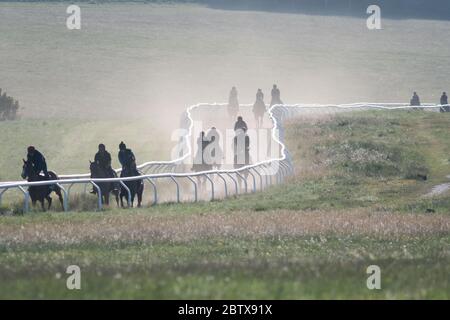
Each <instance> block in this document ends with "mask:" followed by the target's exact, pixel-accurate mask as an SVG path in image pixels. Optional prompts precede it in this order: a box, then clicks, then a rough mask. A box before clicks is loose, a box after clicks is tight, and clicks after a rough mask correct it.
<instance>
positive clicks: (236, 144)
mask: <svg viewBox="0 0 450 320" xmlns="http://www.w3.org/2000/svg"><path fill="white" fill-rule="evenodd" d="M233 150H234V168H235V169H238V168H241V167H243V166H246V165H249V164H250V137H249V136H248V135H247V130H246V129H240V130H238V131H236V136H235V137H234V139H233Z"/></svg>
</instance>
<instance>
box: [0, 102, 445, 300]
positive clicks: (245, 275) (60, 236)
mask: <svg viewBox="0 0 450 320" xmlns="http://www.w3.org/2000/svg"><path fill="white" fill-rule="evenodd" d="M449 125H450V118H449V117H447V116H446V115H445V116H443V115H442V114H439V113H431V112H421V111H413V112H403V111H400V112H385V111H373V112H356V113H351V114H347V113H346V114H339V115H334V116H333V115H329V116H326V117H319V118H317V117H315V116H313V117H311V116H304V117H301V118H299V119H296V120H292V121H290V122H289V123H288V124H287V141H288V147H289V149H290V150H291V152H292V153H293V156H294V160H295V163H296V166H297V168H296V176H295V177H293V178H292V179H291V180H290V181H288V182H287V183H286V184H285V185H280V186H275V187H272V188H270V189H268V190H265V191H263V192H261V193H256V194H249V195H245V196H241V197H238V198H231V199H228V200H225V201H214V202H211V203H209V202H200V203H197V204H180V205H176V204H165V205H159V206H155V207H151V208H145V209H126V210H108V211H104V212H73V213H69V214H66V213H54V212H53V213H31V214H27V215H19V216H17V215H16V216H3V217H0V235H1V237H0V250H1V253H0V279H1V282H2V286H1V289H0V297H2V298H154V299H169V298H170V299H174V298H188V299H195V298H207V299H209V298H223V299H252V298H259V299H267V298H271V299H281V298H288V299H312V298H314V299H329V298H333V299H336V298H337V299H346V298H354V299H362V298H368V299H386V298H387V299H403V298H408V299H419V298H427V299H448V298H449V297H450V290H449V288H450V286H449V285H450V284H449V277H448V274H449V272H450V270H449V265H450V264H449V262H450V256H449V252H450V251H449V248H450V236H449V234H450V233H449V232H450V215H449V214H450V212H449V207H450V198H449V196H450V194H449V192H448V191H447V192H445V193H443V194H440V195H436V196H434V197H431V198H430V197H427V196H425V195H426V194H427V193H428V192H429V191H430V190H431V189H432V187H433V186H434V185H436V184H439V183H442V182H444V181H446V179H447V178H446V177H445V176H446V175H447V174H448V172H449V171H450V159H449V156H448V154H449V150H450V144H449V140H448V139H446V137H445V135H443V134H442V133H443V132H445V131H446V130H447V128H448V127H449ZM374 154H375V155H376V156H374ZM418 174H419V175H426V176H427V180H423V179H422V178H420V177H419V176H418ZM70 264H77V265H79V266H80V268H81V270H82V275H83V278H82V289H81V290H79V291H76V292H74V291H69V290H67V289H66V287H65V281H66V274H65V268H66V267H67V265H70ZM369 265H378V266H380V268H381V269H382V289H381V290H375V291H371V290H368V289H367V287H366V279H367V274H366V268H367V267H368V266H369Z"/></svg>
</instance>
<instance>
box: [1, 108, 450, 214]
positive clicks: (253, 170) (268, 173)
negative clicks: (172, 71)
mask: <svg viewBox="0 0 450 320" xmlns="http://www.w3.org/2000/svg"><path fill="white" fill-rule="evenodd" d="M225 106H227V104H217V103H214V104H207V103H201V104H197V105H194V106H191V107H189V108H188V109H187V110H186V112H185V113H184V114H183V117H182V120H181V125H180V126H181V127H182V128H185V129H186V130H187V134H186V135H185V136H183V137H182V141H180V146H181V150H184V148H183V147H185V148H187V150H188V151H187V152H186V153H185V154H183V155H182V156H180V157H179V158H178V159H175V160H172V161H151V162H146V163H143V164H141V165H140V166H138V170H139V171H140V172H141V173H143V174H142V175H141V176H135V177H123V178H109V179H97V178H90V174H75V175H61V176H60V179H59V180H54V181H38V182H26V181H10V182H1V183H0V205H1V201H2V197H3V195H4V194H5V192H7V191H8V190H11V189H18V190H20V191H21V193H22V194H23V196H24V211H25V212H27V211H29V202H30V194H29V192H28V190H27V189H26V188H29V187H32V186H43V185H48V186H50V185H56V186H58V187H59V188H60V189H61V190H62V194H63V207H64V211H68V210H69V209H70V208H69V200H70V191H71V189H72V187H73V186H74V185H77V184H84V185H85V186H87V185H92V186H93V187H94V188H95V189H96V191H97V197H98V208H99V210H101V209H102V208H103V203H102V191H101V188H100V187H99V185H98V184H101V183H102V182H113V183H114V182H115V183H119V184H120V185H121V186H122V187H123V188H124V189H125V191H126V192H127V196H128V203H131V192H130V190H129V189H128V187H127V186H126V184H125V182H129V181H139V180H142V181H144V182H145V181H147V182H148V183H149V184H150V185H151V186H152V189H153V204H157V203H158V200H159V199H158V187H157V185H156V183H155V182H156V181H157V180H159V179H167V178H168V179H170V180H171V181H172V183H173V184H174V185H175V187H176V199H177V202H181V196H180V181H181V179H185V180H188V181H189V182H190V183H191V184H192V186H193V194H192V195H193V201H198V199H199V194H198V193H199V182H198V181H196V179H194V178H201V177H203V178H205V179H206V180H207V181H208V182H209V184H210V187H211V188H210V199H211V200H214V199H215V198H216V194H215V190H216V189H217V187H216V184H217V183H219V182H217V181H216V180H219V181H221V182H220V183H222V184H223V187H224V193H225V197H228V196H229V195H231V194H234V195H238V194H240V189H241V188H240V187H239V186H240V185H241V182H243V184H244V188H243V189H244V193H247V192H248V191H249V189H250V190H251V192H256V191H257V190H258V188H259V190H262V189H264V188H266V187H267V186H270V185H272V183H273V182H274V181H273V178H274V180H275V183H282V182H283V181H284V180H285V179H286V178H287V177H288V176H290V175H292V174H293V173H294V168H293V163H292V159H291V157H290V154H289V151H288V150H287V149H286V146H285V145H284V143H283V140H284V128H283V126H282V122H283V121H284V120H286V119H287V118H290V117H294V116H297V115H299V113H300V112H304V111H307V110H314V111H315V112H317V111H319V110H323V111H325V110H327V111H333V110H343V111H345V110H355V109H385V110H416V109H425V110H434V111H439V110H442V109H443V108H444V107H450V105H435V104H423V105H422V106H420V107H413V106H408V105H405V104H402V103H353V104H341V105H317V104H301V105H299V104H296V105H274V106H272V107H271V108H270V109H269V110H268V114H269V118H270V119H271V120H272V122H273V127H272V139H273V140H274V141H275V142H276V143H278V144H279V145H280V146H281V157H279V158H273V159H269V160H265V161H261V162H258V163H256V164H252V165H246V166H244V167H242V168H239V169H230V170H210V171H203V172H176V170H177V169H178V168H179V167H180V166H181V165H182V164H183V161H184V160H185V159H186V158H187V157H189V156H190V155H191V154H192V148H191V144H190V139H191V137H192V129H193V118H192V111H193V110H195V109H197V108H202V107H208V108H212V107H219V108H223V107H225ZM251 106H252V105H241V106H240V107H251ZM150 170H153V171H154V172H153V173H150V174H148V171H150ZM116 172H118V173H119V172H120V170H119V169H118V170H116ZM225 176H226V177H228V179H229V180H230V181H231V183H232V187H234V192H230V191H231V190H232V189H233V188H230V186H229V183H230V181H228V180H227V179H225ZM214 177H217V178H218V179H212V178H214ZM248 177H250V188H249V183H248ZM257 180H259V181H257ZM258 182H259V183H258ZM238 185H239V186H238Z"/></svg>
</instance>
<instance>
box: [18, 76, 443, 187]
mask: <svg viewBox="0 0 450 320" xmlns="http://www.w3.org/2000/svg"><path fill="white" fill-rule="evenodd" d="M271 96H272V99H271V102H270V106H273V105H276V104H283V102H282V101H281V97H280V90H279V89H278V87H277V85H276V84H274V85H273V88H272V91H271ZM410 105H411V106H415V107H420V106H421V102H420V97H419V95H418V94H417V92H414V94H413V97H412V98H411V101H410ZM227 111H228V115H229V117H230V118H232V119H237V121H236V122H235V124H234V131H235V137H234V139H233V149H234V150H233V151H234V168H236V169H238V168H241V167H243V166H246V165H249V164H250V162H251V159H250V138H249V136H248V134H247V130H248V125H247V123H246V122H245V121H244V119H243V117H242V116H238V113H239V101H238V91H237V89H236V87H233V88H232V89H231V91H230V94H229V100H228V107H227ZM252 111H253V114H254V116H255V122H256V124H257V127H258V128H260V127H262V125H263V117H264V114H265V113H266V111H267V108H266V104H265V102H264V93H263V92H262V90H261V89H258V91H257V92H256V101H255V103H254V105H253V109H252ZM440 111H441V112H450V105H449V104H448V97H447V94H446V92H443V93H442V96H441V99H440ZM218 141H220V136H219V132H218V131H217V129H216V128H215V127H212V128H211V129H210V130H209V131H208V132H207V133H205V132H204V131H202V132H201V133H200V136H199V137H198V139H197V146H198V151H197V154H196V156H195V158H194V165H193V167H192V170H193V171H196V172H199V171H208V170H213V169H218V168H219V167H220V165H221V159H223V154H222V150H221V149H220V146H219V144H218V143H217V142H218ZM211 144H214V147H213V148H209V149H208V146H210V145H211ZM206 151H208V152H209V153H207V152H206ZM206 156H208V157H209V158H210V160H209V161H208V159H206V158H207V157H206ZM118 159H119V162H120V164H121V166H122V170H121V172H120V177H133V176H138V175H140V174H139V172H138V170H137V167H136V157H135V155H134V153H133V151H132V150H131V149H129V148H127V146H126V145H125V143H123V141H122V142H121V143H120V144H119V153H118ZM211 159H212V160H211ZM111 160H112V158H111V154H110V153H109V152H108V151H107V150H106V147H105V145H104V144H103V143H101V144H99V146H98V152H97V153H96V154H95V157H94V162H92V163H91V177H92V178H115V177H117V174H116V172H115V170H114V169H113V168H112V166H111ZM26 166H27V167H29V168H31V169H32V171H33V172H34V177H38V178H37V180H53V179H55V177H56V175H55V174H54V173H52V172H50V173H49V171H48V169H47V163H46V160H45V157H44V155H43V154H42V153H41V152H39V151H38V150H37V149H36V148H35V147H34V146H29V147H28V149H27V161H25V160H24V168H25V167H26ZM22 176H23V177H24V178H25V176H24V174H22ZM119 188H120V186H119V185H118V184H114V189H119ZM92 193H96V190H95V189H93V191H92Z"/></svg>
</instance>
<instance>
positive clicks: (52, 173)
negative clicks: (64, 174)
mask: <svg viewBox="0 0 450 320" xmlns="http://www.w3.org/2000/svg"><path fill="white" fill-rule="evenodd" d="M48 176H49V177H50V180H59V178H58V175H57V174H56V173H55V172H53V171H48Z"/></svg>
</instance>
